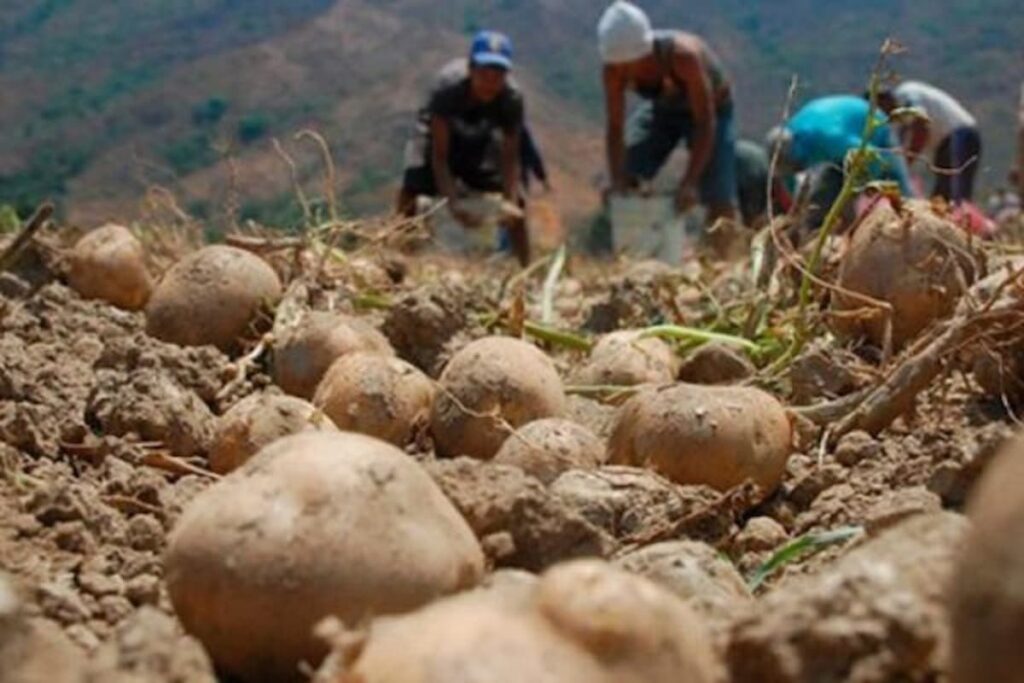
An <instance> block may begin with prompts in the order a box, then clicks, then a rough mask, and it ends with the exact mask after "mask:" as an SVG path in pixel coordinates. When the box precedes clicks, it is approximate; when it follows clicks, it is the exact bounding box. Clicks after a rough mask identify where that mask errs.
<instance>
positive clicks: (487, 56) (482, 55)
mask: <svg viewBox="0 0 1024 683" xmlns="http://www.w3.org/2000/svg"><path fill="white" fill-rule="evenodd" d="M469 63H470V64H472V65H473V66H496V67H499V68H501V69H505V70H506V71H509V70H511V69H512V41H511V40H509V38H508V36H506V35H505V34H504V33H498V32H497V31H480V32H479V33H477V34H476V35H475V36H474V37H473V47H472V49H471V50H470V51H469Z"/></svg>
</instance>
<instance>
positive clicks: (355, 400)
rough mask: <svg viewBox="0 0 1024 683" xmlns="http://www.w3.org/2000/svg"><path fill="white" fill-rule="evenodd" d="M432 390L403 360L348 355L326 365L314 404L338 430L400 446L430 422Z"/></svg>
mask: <svg viewBox="0 0 1024 683" xmlns="http://www.w3.org/2000/svg"><path fill="white" fill-rule="evenodd" d="M436 391H437V389H436V387H435V386H434V382H433V381H432V380H431V379H430V378H429V377H427V376H426V375H424V374H423V373H422V372H420V371H419V370H418V369H417V368H415V367H413V366H412V365H410V364H409V363H406V362H405V361H404V360H400V359H398V358H395V357H393V356H382V355H380V354H375V353H352V354H349V355H347V356H342V357H341V358H339V359H338V360H337V361H335V362H334V365H332V366H331V367H330V369H329V370H328V371H327V374H326V375H324V378H323V380H321V382H320V386H319V387H318V388H317V390H316V397H315V398H314V399H313V403H314V404H316V406H317V407H318V408H319V409H320V410H322V411H324V413H325V414H326V415H327V416H328V417H330V418H331V419H332V420H333V421H334V423H335V424H336V425H338V427H339V428H340V429H343V430H345V431H349V432H359V433H360V434H368V435H370V436H375V437H377V438H378V439H383V440H384V441H387V442H389V443H393V444H395V445H396V446H402V447H404V446H407V445H409V444H410V443H412V442H413V441H414V440H415V439H416V435H417V434H419V433H420V432H421V431H422V430H423V429H425V428H426V426H427V424H428V423H429V421H430V408H431V407H432V406H433V405H434V395H435V393H436Z"/></svg>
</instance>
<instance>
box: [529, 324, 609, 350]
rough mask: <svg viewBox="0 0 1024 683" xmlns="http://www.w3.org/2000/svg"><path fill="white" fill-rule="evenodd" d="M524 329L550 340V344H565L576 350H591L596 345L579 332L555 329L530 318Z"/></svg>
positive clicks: (533, 334) (546, 340)
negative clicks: (531, 320)
mask: <svg viewBox="0 0 1024 683" xmlns="http://www.w3.org/2000/svg"><path fill="white" fill-rule="evenodd" d="M523 330H524V331H525V332H526V334H528V335H530V336H531V337H534V338H536V339H540V340H541V341H545V342H548V343H549V344H556V345H558V346H564V347H565V348H568V349H573V350H574V351H588V352H589V351H590V349H592V348H593V347H594V344H593V342H591V341H590V340H589V339H586V338H585V337H581V336H580V335H578V334H573V333H572V332H564V331H562V330H555V329H552V328H550V327H546V326H545V325H540V324H538V323H533V322H530V321H529V320H528V321H526V322H525V323H524V324H523Z"/></svg>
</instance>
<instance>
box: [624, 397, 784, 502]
mask: <svg viewBox="0 0 1024 683" xmlns="http://www.w3.org/2000/svg"><path fill="white" fill-rule="evenodd" d="M792 438H793V436H792V428H791V426H790V422H789V418H788V416H787V415H786V411H785V409H784V408H783V407H782V405H781V404H780V403H779V402H778V401H777V400H775V398H774V397H772V396H771V395H769V394H766V393H765V392H763V391H760V390H758V389H751V388H747V387H714V386H711V387H709V386H700V385H696V384H677V385H674V386H671V387H663V388H659V389H651V390H648V391H644V392H641V393H640V394H638V395H637V396H634V397H633V398H632V399H630V400H629V401H627V402H626V403H625V404H624V405H623V406H622V408H620V410H619V414H618V416H617V418H616V423H615V427H614V428H613V430H612V436H611V439H610V440H609V444H608V452H609V461H610V462H611V463H612V464H617V465H633V466H636V467H649V468H651V469H653V470H655V471H657V472H659V473H660V474H662V475H663V476H665V477H667V478H668V479H671V480H672V481H674V482H676V483H678V484H706V485H708V486H711V487H713V488H715V489H718V490H719V491H727V490H729V489H731V488H733V487H735V486H739V485H740V484H743V483H744V482H745V481H747V480H748V479H751V480H753V481H754V483H756V484H757V485H758V486H759V487H760V488H761V492H762V494H763V495H765V496H767V495H768V494H770V493H771V492H772V491H774V490H775V489H776V488H777V487H778V485H779V482H780V481H781V480H782V475H783V473H784V472H785V469H786V461H787V460H788V459H789V455H790V452H791V451H792Z"/></svg>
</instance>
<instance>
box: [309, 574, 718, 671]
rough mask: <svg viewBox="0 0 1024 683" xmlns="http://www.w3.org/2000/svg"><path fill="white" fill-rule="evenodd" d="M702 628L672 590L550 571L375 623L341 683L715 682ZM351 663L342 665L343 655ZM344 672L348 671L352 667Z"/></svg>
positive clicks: (622, 577)
mask: <svg viewBox="0 0 1024 683" xmlns="http://www.w3.org/2000/svg"><path fill="white" fill-rule="evenodd" d="M710 650H711V648H710V645H709V643H708V638H707V635H706V633H705V631H704V628H703V627H702V625H701V623H700V621H699V620H698V619H697V618H696V616H695V615H694V614H693V613H692V612H691V611H690V610H689V608H687V607H686V606H685V605H684V604H683V603H681V602H680V601H678V600H677V599H676V598H675V597H674V596H673V595H672V594H671V593H668V592H667V591H665V590H664V589H662V588H660V587H658V586H656V585H655V584H653V583H651V582H649V581H647V580H646V579H643V578H641V577H638V576H633V575H631V574H629V573H627V572H624V571H622V570H619V569H616V568H614V567H612V566H610V565H608V564H606V563H604V562H600V561H578V562H572V563H568V564H564V565H559V566H557V567H554V568H552V569H551V570H549V571H548V572H547V573H546V574H544V575H543V576H542V577H541V578H540V580H539V581H523V582H506V583H504V584H503V585H500V586H495V587H494V588H490V589H487V590H477V591H473V592H471V593H467V594H465V595H461V596H456V597H454V598H449V599H446V600H442V601H439V602H437V603H435V604H433V605H430V606H428V607H426V608H425V609H423V610H421V611H419V612H417V613H415V614H410V615H406V616H402V617H395V618H390V619H380V620H378V621H376V622H375V623H374V624H373V625H372V627H371V629H370V632H369V634H368V636H367V640H366V642H365V643H364V644H363V646H362V647H361V649H360V651H359V652H358V655H357V656H356V657H355V658H354V660H350V661H349V662H348V664H347V665H346V664H345V663H344V662H343V661H342V662H337V664H340V668H341V669H342V672H341V673H340V675H338V674H335V676H334V678H333V679H330V678H328V679H325V680H335V681H338V682H339V683H346V682H350V681H360V683H430V682H432V681H445V683H475V682H476V681H488V682H489V683H505V682H506V681H507V682H508V683H512V682H513V681H514V682H515V683H521V682H523V681H530V682H531V683H549V682H550V683H577V682H578V683H613V682H614V683H661V682H663V681H664V682H665V683H668V682H672V683H676V682H679V681H685V682H686V683H710V682H711V681H715V680H718V668H717V665H716V663H715V661H714V660H713V658H712V655H711V651H710ZM340 659H342V660H344V658H343V657H342V658H340ZM346 669H347V670H346Z"/></svg>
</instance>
